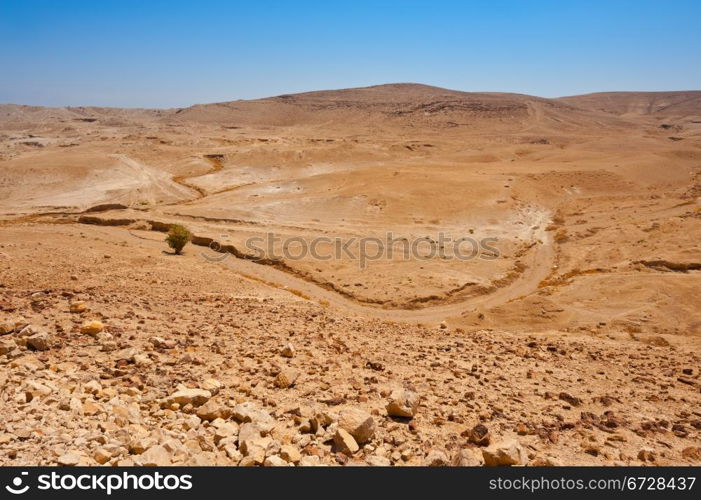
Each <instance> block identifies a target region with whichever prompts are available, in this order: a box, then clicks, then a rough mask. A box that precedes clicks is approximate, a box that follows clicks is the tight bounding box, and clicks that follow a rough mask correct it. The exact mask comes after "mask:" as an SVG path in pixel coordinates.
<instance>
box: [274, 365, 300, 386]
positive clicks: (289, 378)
mask: <svg viewBox="0 0 701 500" xmlns="http://www.w3.org/2000/svg"><path fill="white" fill-rule="evenodd" d="M298 377H299V370H295V369H294V368H283V369H282V370H281V371H280V373H278V374H277V377H275V381H274V384H275V387H279V388H280V389H287V388H288V387H292V386H293V385H294V384H295V382H296V381H297V378H298Z"/></svg>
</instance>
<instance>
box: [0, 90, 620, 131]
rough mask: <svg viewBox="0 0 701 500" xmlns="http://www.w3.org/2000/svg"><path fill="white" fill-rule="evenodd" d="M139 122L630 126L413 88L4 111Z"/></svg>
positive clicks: (24, 116)
mask: <svg viewBox="0 0 701 500" xmlns="http://www.w3.org/2000/svg"><path fill="white" fill-rule="evenodd" d="M571 104H574V105H571ZM580 107H582V108H584V109H580ZM139 121H145V122H149V123H150V122H153V121H160V122H163V123H203V124H217V125H221V126H224V127H230V128H236V127H243V126H316V127H329V126H331V127H333V128H335V129H338V128H345V129H348V128H353V129H359V130H367V129H371V128H372V127H380V128H382V129H388V128H389V129H394V128H400V129H412V128H425V129H429V130H430V129H436V128H437V129H440V130H443V131H445V130H446V129H451V128H461V129H462V130H461V131H473V132H475V131H481V130H482V129H483V128H484V126H485V125H487V126H488V127H491V128H494V127H496V129H498V130H499V131H501V132H506V133H513V132H518V131H520V130H523V129H525V128H532V127H546V128H547V127H548V126H549V127H556V128H560V127H565V128H569V127H572V126H574V127H578V128H580V129H581V128H584V127H598V128H601V127H604V128H606V127H621V126H626V122H624V121H622V120H620V119H616V118H614V117H612V116H611V115H610V114H605V113H601V112H600V110H596V109H593V108H592V109H588V108H587V107H586V106H577V102H573V103H570V102H568V101H567V100H558V99H546V98H542V97H535V96H529V95H524V94H511V93H498V92H494V93H489V92H480V93H478V92H461V91H456V90H448V89H443V88H439V87H432V86H429V85H421V84H411V83H399V84H386V85H376V86H371V87H362V88H351V89H342V90H324V91H316V92H305V93H300V94H285V95H279V96H275V97H268V98H263V99H253V100H238V101H229V102H221V103H212V104H197V105H194V106H190V107H187V108H180V109H163V110H149V109H120V108H99V107H60V108H47V107H35V106H20V105H13V104H6V105H0V124H4V125H6V126H13V127H15V128H16V127H20V126H24V125H27V124H32V123H34V124H50V123H57V122H60V123H72V124H75V123H80V122H88V123H92V122H97V123H99V124H102V125H128V124H132V125H133V124H135V123H137V122H139Z"/></svg>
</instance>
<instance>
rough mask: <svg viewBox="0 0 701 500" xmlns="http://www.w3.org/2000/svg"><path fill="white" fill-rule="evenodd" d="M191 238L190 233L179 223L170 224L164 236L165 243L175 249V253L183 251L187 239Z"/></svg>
mask: <svg viewBox="0 0 701 500" xmlns="http://www.w3.org/2000/svg"><path fill="white" fill-rule="evenodd" d="M191 239H192V233H191V232H190V231H188V229H187V228H186V227H185V226H181V225H180V224H173V225H172V226H170V230H169V231H168V236H166V243H168V246H169V247H170V248H172V249H173V250H175V253H176V254H180V252H182V251H183V247H184V246H185V245H187V243H188V241H190V240H191Z"/></svg>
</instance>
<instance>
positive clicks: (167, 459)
mask: <svg viewBox="0 0 701 500" xmlns="http://www.w3.org/2000/svg"><path fill="white" fill-rule="evenodd" d="M138 461H139V462H141V464H142V465H145V466H147V467H149V466H150V467H153V466H158V467H162V466H164V465H170V464H171V462H172V460H171V455H170V452H169V451H168V450H167V449H166V448H165V447H164V446H162V445H160V444H157V445H155V446H151V447H150V448H149V449H148V450H146V451H145V452H143V453H142V454H141V455H139V456H138Z"/></svg>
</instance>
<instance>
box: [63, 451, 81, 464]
mask: <svg viewBox="0 0 701 500" xmlns="http://www.w3.org/2000/svg"><path fill="white" fill-rule="evenodd" d="M82 460H83V457H82V456H80V455H79V454H78V453H75V452H69V453H65V454H63V455H61V456H60V457H58V460H57V461H58V464H59V465H63V466H65V467H74V466H76V465H78V464H80V462H81V461H82Z"/></svg>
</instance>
